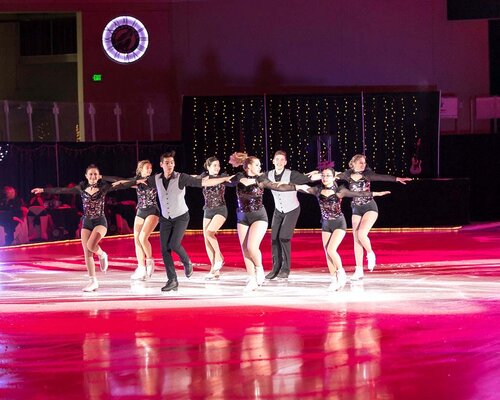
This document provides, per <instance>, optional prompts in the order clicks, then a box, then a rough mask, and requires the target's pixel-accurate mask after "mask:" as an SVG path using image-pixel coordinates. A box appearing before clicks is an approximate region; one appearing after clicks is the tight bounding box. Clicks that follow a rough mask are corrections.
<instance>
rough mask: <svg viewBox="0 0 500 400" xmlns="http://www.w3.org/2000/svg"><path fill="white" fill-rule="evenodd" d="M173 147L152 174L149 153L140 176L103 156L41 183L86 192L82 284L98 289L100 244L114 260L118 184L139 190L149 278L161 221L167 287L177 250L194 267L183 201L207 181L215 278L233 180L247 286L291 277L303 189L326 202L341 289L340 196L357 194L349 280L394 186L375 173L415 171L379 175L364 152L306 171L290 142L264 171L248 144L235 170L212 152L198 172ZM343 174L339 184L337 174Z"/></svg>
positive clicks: (332, 267)
mask: <svg viewBox="0 0 500 400" xmlns="http://www.w3.org/2000/svg"><path fill="white" fill-rule="evenodd" d="M174 155H175V154H174V152H168V153H164V154H162V155H161V157H160V167H161V168H162V172H160V173H157V174H152V164H151V162H150V161H148V160H143V161H140V162H139V163H138V165H137V170H136V176H134V177H133V178H129V179H121V178H117V177H108V176H101V174H100V171H99V169H98V167H97V166H95V165H90V166H88V167H87V170H86V171H85V180H84V181H82V182H80V183H79V184H78V185H76V186H74V187H72V188H53V187H51V188H35V189H33V190H32V192H33V193H42V192H44V191H45V192H47V193H53V194H55V193H58V194H69V193H73V194H74V193H78V194H80V195H81V197H82V203H83V217H82V228H81V242H82V246H83V252H84V257H85V265H86V267H87V271H88V275H89V282H88V283H87V285H86V286H85V287H84V288H83V289H82V290H83V291H84V292H91V291H95V290H97V289H98V287H99V283H98V281H97V277H96V267H95V263H94V254H96V255H97V256H98V259H99V264H100V269H101V270H102V271H103V272H106V270H107V269H108V256H107V254H106V253H105V252H104V251H103V250H102V248H101V247H100V244H99V243H100V241H101V240H102V238H103V237H104V236H105V235H106V231H107V221H106V218H105V215H104V205H105V197H106V194H107V193H108V192H110V191H113V190H119V189H125V188H131V187H135V188H136V190H137V214H136V216H135V220H134V243H135V253H136V257H137V268H136V269H135V271H134V273H133V274H132V276H131V279H133V280H147V279H148V278H149V277H151V275H152V274H153V272H154V269H155V264H154V259H153V251H152V246H151V243H150V240H149V238H150V235H151V233H152V232H153V231H154V230H155V228H156V226H157V225H158V223H159V224H160V243H161V253H162V258H163V263H164V265H165V269H166V273H167V282H166V284H165V286H163V287H162V289H161V290H162V291H164V292H168V291H172V290H174V291H176V290H177V289H178V286H179V283H178V280H177V273H176V270H175V266H174V260H173V258H172V252H175V253H176V254H177V256H178V257H179V259H180V261H181V263H182V264H183V266H184V272H185V275H186V277H188V278H189V277H190V276H191V275H192V273H193V266H192V263H191V260H190V258H189V256H188V254H187V253H186V250H185V249H184V247H183V246H182V243H181V242H182V238H183V236H184V233H185V231H186V229H187V227H188V224H189V210H188V207H187V205H186V202H185V198H184V196H185V191H186V189H185V188H186V186H190V187H200V188H202V190H203V195H204V199H205V205H204V207H203V209H204V216H203V237H204V242H205V247H206V251H207V255H208V258H209V260H210V265H211V268H210V272H209V273H208V274H207V275H206V277H205V278H206V279H217V278H219V276H220V271H221V269H222V267H223V265H224V258H223V255H222V253H221V250H220V247H219V243H218V240H217V237H216V234H217V232H218V231H219V229H220V228H221V227H222V226H223V224H224V222H225V221H226V219H227V216H228V211H227V207H226V203H225V198H224V193H225V188H226V186H235V187H236V194H237V201H238V208H237V232H238V238H239V241H240V245H241V250H242V254H243V260H244V263H245V267H246V270H247V274H248V281H247V284H246V286H245V288H244V291H254V290H256V289H258V287H259V286H261V285H262V284H263V283H264V282H265V280H266V279H269V280H272V279H287V278H288V275H289V274H290V265H291V254H290V253H291V239H292V236H293V233H294V229H295V226H296V223H297V220H298V217H299V214H300V203H299V200H298V198H297V192H298V191H300V192H303V193H308V194H311V195H314V196H316V198H317V199H318V203H319V207H320V211H321V231H322V232H321V236H322V243H323V248H324V250H325V255H326V262H327V265H328V269H329V272H330V275H331V284H330V286H329V288H328V290H330V291H337V290H340V289H342V288H343V287H344V286H345V285H346V283H347V275H346V272H345V270H344V268H343V266H342V260H341V257H340V255H339V253H338V251H337V250H338V247H339V245H340V243H341V242H342V239H343V238H344V236H345V234H346V228H347V226H346V220H345V217H344V215H343V214H342V211H341V201H342V198H343V197H352V202H351V206H352V232H353V236H354V255H355V260H356V268H355V271H354V273H353V274H352V275H351V277H350V280H351V281H356V280H360V279H362V278H363V275H364V272H363V261H364V255H365V254H366V259H367V267H368V270H370V271H372V270H373V269H374V268H375V265H376V257H375V253H374V252H373V249H372V246H371V243H370V239H369V238H368V234H369V232H370V230H371V228H372V227H373V225H374V223H375V221H376V220H377V217H378V209H377V204H376V203H375V201H374V199H373V198H374V197H376V196H384V195H387V194H389V193H390V192H388V191H383V192H372V191H370V182H372V181H393V182H399V183H402V184H405V183H406V182H407V181H410V180H411V178H401V177H395V176H391V175H380V174H376V173H375V172H373V171H372V170H371V169H369V168H368V167H367V164H366V158H365V156H364V155H361V154H357V155H355V156H354V157H353V158H352V159H351V161H350V162H349V168H348V169H347V170H345V171H344V172H342V173H339V172H336V171H334V169H333V168H325V169H322V170H321V171H313V172H310V173H308V174H302V173H300V172H297V171H293V170H290V169H287V168H286V164H287V157H286V153H285V152H284V151H281V150H279V151H277V152H276V153H275V154H274V157H273V165H274V169H273V170H271V171H268V172H264V173H262V172H261V163H260V160H259V159H258V158H257V157H254V156H248V155H247V154H246V153H243V152H236V153H233V154H232V155H231V157H230V159H229V163H230V164H231V165H232V166H233V167H239V166H241V167H243V171H242V172H239V173H237V174H235V175H232V176H228V175H227V174H224V173H221V165H220V162H219V160H218V159H217V158H216V157H210V158H208V159H207V160H206V162H205V165H204V166H205V169H206V172H204V173H203V174H202V175H199V176H192V175H188V174H186V173H182V172H177V171H175V159H174ZM339 182H342V184H339ZM264 189H269V190H271V192H272V194H273V197H274V204H275V210H274V213H273V218H272V224H271V236H272V261H273V266H272V269H271V271H270V272H269V273H267V275H266V274H265V272H264V267H263V264H262V254H261V251H260V244H261V242H262V240H263V238H264V235H265V234H266V232H267V229H268V217H267V212H266V210H265V208H264V204H263V193H264Z"/></svg>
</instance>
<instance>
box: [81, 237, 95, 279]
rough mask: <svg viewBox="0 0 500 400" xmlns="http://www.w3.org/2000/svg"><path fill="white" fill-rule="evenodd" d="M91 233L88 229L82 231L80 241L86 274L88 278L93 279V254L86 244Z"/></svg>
mask: <svg viewBox="0 0 500 400" xmlns="http://www.w3.org/2000/svg"><path fill="white" fill-rule="evenodd" d="M91 233H92V231H90V230H88V229H82V231H81V241H82V247H83V256H84V257H85V266H86V267H87V272H88V274H89V277H90V278H95V263H94V253H92V252H91V251H90V250H89V249H88V247H87V242H88V240H89V238H90V234H91Z"/></svg>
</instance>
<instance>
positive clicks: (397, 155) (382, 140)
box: [364, 92, 439, 177]
mask: <svg viewBox="0 0 500 400" xmlns="http://www.w3.org/2000/svg"><path fill="white" fill-rule="evenodd" d="M364 121H365V127H364V128H365V129H364V130H365V154H366V158H367V161H368V163H369V165H370V167H371V168H373V169H374V170H375V171H377V172H380V173H386V174H390V175H397V176H409V170H410V167H411V165H412V157H413V156H414V155H415V154H416V153H418V154H417V155H418V157H419V158H421V159H422V160H423V161H422V175H421V176H425V177H435V176H437V175H438V154H439V151H438V138H439V136H438V131H439V126H438V122H439V92H418V93H417V92H414V93H376V94H370V93H368V94H364ZM419 139H420V141H421V145H420V146H417V142H418V140H419Z"/></svg>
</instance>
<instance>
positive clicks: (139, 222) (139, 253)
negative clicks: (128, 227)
mask: <svg viewBox="0 0 500 400" xmlns="http://www.w3.org/2000/svg"><path fill="white" fill-rule="evenodd" d="M143 226H144V219H143V218H141V217H137V216H136V217H135V219H134V245H135V257H136V258H137V265H138V266H144V267H146V254H144V250H143V248H142V245H141V242H140V240H139V236H140V234H141V231H142V227H143Z"/></svg>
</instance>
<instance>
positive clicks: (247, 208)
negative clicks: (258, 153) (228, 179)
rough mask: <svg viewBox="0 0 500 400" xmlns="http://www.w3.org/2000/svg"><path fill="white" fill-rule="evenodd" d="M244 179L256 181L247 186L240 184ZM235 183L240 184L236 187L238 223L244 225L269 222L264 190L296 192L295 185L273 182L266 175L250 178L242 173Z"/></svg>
mask: <svg viewBox="0 0 500 400" xmlns="http://www.w3.org/2000/svg"><path fill="white" fill-rule="evenodd" d="M243 178H248V179H255V183H253V184H250V185H247V186H246V185H244V184H243V183H241V182H240V180H241V179H243ZM233 181H235V182H238V184H237V185H236V196H237V199H238V209H237V213H238V223H239V224H243V225H251V224H252V223H253V222H255V221H266V222H267V221H268V219H267V212H266V210H265V208H264V203H263V201H262V196H263V195H264V189H272V190H277V191H280V192H287V191H293V190H295V185H293V184H278V183H276V182H271V181H270V180H269V179H267V178H266V177H265V175H260V176H248V175H247V174H246V173H242V172H240V173H238V174H237V175H236V176H235V177H234V178H233Z"/></svg>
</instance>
